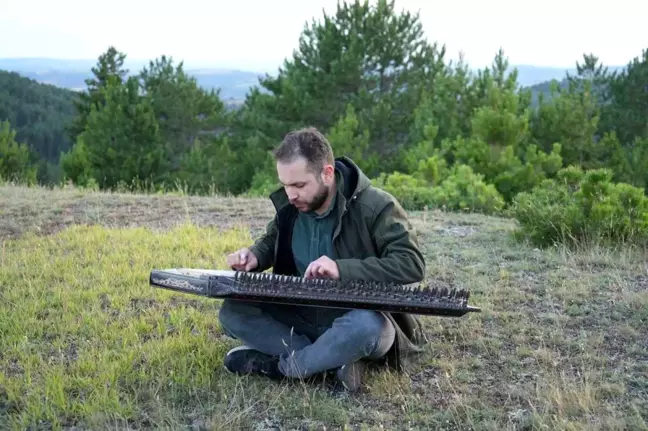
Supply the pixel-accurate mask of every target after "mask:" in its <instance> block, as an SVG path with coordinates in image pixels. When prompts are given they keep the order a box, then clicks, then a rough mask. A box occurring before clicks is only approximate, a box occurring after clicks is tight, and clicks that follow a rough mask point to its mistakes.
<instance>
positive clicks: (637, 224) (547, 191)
mask: <svg viewBox="0 0 648 431" xmlns="http://www.w3.org/2000/svg"><path fill="white" fill-rule="evenodd" d="M612 175H613V174H612V172H610V171H609V170H606V169H596V170H590V171H586V172H585V171H583V170H582V169H581V168H580V167H576V166H570V167H568V168H564V169H561V170H560V171H559V172H558V174H557V176H556V178H555V179H547V180H544V181H542V182H541V183H540V184H539V185H538V186H536V187H534V188H533V190H532V191H531V192H523V193H520V194H518V195H517V196H516V198H515V200H514V205H513V208H512V212H513V214H514V216H515V218H516V219H517V221H518V222H519V223H520V226H521V228H520V230H519V231H518V233H517V234H518V236H519V237H520V238H527V239H529V240H530V241H531V242H532V243H534V244H535V245H539V246H547V245H552V244H556V243H571V244H574V243H578V242H584V241H587V242H592V241H593V242H598V243H604V244H615V243H641V244H646V243H648V197H646V195H645V194H644V191H643V190H642V189H641V188H638V187H635V186H632V185H630V184H626V183H613V182H612V178H613V176H612Z"/></svg>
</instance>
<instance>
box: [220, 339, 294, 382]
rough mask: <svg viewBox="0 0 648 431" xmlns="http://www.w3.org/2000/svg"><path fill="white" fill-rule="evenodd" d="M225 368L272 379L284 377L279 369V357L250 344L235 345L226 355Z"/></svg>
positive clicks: (237, 372)
mask: <svg viewBox="0 0 648 431" xmlns="http://www.w3.org/2000/svg"><path fill="white" fill-rule="evenodd" d="M223 365H224V366H225V369H226V370H227V371H229V372H230V373H234V374H239V375H245V374H261V375H264V376H267V377H270V378H271V379H274V380H278V379H281V378H283V377H284V376H283V374H282V373H281V371H279V358H278V357H277V356H271V355H267V354H265V353H262V352H259V351H258V350H254V349H253V348H251V347H248V346H239V347H235V348H233V349H232V350H230V351H229V352H227V355H225V359H224V361H223Z"/></svg>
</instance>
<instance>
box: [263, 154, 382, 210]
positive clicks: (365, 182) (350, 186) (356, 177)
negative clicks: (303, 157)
mask: <svg viewBox="0 0 648 431" xmlns="http://www.w3.org/2000/svg"><path fill="white" fill-rule="evenodd" d="M334 164H335V171H336V173H337V174H339V175H340V176H341V177H342V181H341V182H338V191H340V192H341V193H342V196H344V199H345V200H346V201H349V200H350V199H352V198H353V197H354V196H355V195H357V194H358V193H360V192H361V191H363V190H364V189H366V188H367V187H369V186H370V185H371V181H370V180H369V178H368V177H367V175H365V173H364V172H362V170H361V169H360V168H359V167H358V165H356V164H355V162H354V161H353V160H351V159H350V158H349V157H346V156H340V157H336V158H335V162H334ZM340 186H342V190H340ZM269 197H270V200H271V201H272V203H273V204H274V206H275V208H276V209H277V210H279V209H281V208H282V207H284V206H285V205H287V204H288V203H289V202H288V196H287V195H286V191H285V190H284V188H283V187H280V188H278V189H277V190H275V191H274V192H272V193H271V194H270V196H269Z"/></svg>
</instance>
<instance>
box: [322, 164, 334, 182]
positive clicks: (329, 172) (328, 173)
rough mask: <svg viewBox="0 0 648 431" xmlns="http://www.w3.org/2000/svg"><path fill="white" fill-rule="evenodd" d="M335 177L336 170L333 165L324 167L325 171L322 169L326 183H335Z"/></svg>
mask: <svg viewBox="0 0 648 431" xmlns="http://www.w3.org/2000/svg"><path fill="white" fill-rule="evenodd" d="M334 176H335V168H334V167H333V165H328V164H327V165H324V169H322V179H323V180H324V182H326V183H330V182H331V181H333V177H334Z"/></svg>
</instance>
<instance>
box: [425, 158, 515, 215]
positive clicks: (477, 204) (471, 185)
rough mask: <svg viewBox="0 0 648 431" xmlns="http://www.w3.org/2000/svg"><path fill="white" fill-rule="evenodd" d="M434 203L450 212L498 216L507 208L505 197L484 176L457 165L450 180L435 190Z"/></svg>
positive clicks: (464, 166)
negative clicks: (459, 211)
mask: <svg viewBox="0 0 648 431" xmlns="http://www.w3.org/2000/svg"><path fill="white" fill-rule="evenodd" d="M433 201H434V204H435V205H437V206H443V207H445V209H447V210H450V211H456V210H461V211H470V212H481V213H484V214H497V213H499V212H500V211H501V210H502V209H503V208H504V206H505V202H504V197H503V196H502V194H501V193H500V192H498V191H497V189H496V188H495V186H494V185H493V184H487V183H485V182H484V176H483V175H481V174H477V173H475V172H473V170H472V168H471V167H470V166H466V165H456V166H454V167H453V169H452V172H451V174H450V176H449V177H448V178H446V179H445V180H443V182H441V184H440V185H439V186H438V187H435V188H434V189H433Z"/></svg>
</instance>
